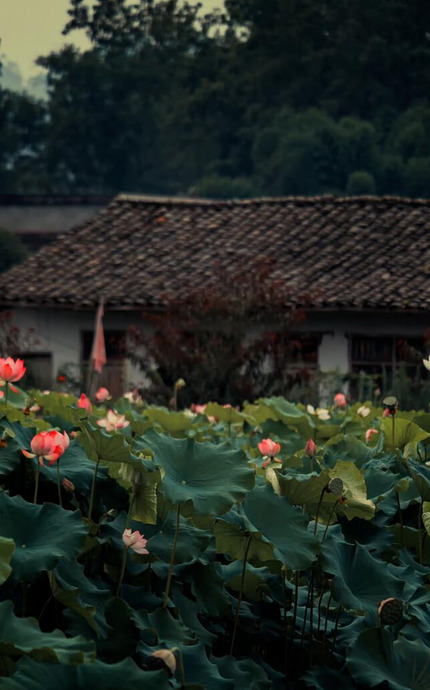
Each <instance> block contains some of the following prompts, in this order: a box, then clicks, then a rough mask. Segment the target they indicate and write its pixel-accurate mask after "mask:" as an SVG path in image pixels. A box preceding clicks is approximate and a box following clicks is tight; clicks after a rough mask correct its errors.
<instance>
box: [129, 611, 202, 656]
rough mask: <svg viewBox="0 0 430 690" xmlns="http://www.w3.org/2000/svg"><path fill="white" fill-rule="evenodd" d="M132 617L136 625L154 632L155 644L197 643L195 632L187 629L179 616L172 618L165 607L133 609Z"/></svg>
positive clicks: (168, 645)
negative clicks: (144, 609)
mask: <svg viewBox="0 0 430 690" xmlns="http://www.w3.org/2000/svg"><path fill="white" fill-rule="evenodd" d="M132 619H133V621H134V622H135V623H136V625H137V627H138V628H139V629H140V630H142V631H145V630H149V631H151V632H152V633H155V636H156V639H157V644H164V645H166V647H175V646H181V645H194V644H197V638H196V636H195V634H194V633H193V632H192V631H191V630H188V628H187V627H186V626H185V625H184V623H183V622H182V620H181V619H180V618H174V617H173V616H172V614H171V613H170V612H169V611H168V610H167V609H165V608H158V609H156V610H155V611H151V612H148V611H134V612H133V613H132Z"/></svg>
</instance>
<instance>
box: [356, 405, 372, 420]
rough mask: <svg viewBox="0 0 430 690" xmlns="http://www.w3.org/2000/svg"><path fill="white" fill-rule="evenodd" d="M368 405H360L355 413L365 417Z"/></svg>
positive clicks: (367, 413) (368, 408)
mask: <svg viewBox="0 0 430 690" xmlns="http://www.w3.org/2000/svg"><path fill="white" fill-rule="evenodd" d="M370 411H371V410H370V407H366V405H363V406H362V407H359V408H358V410H357V414H358V415H360V417H367V415H369V414H370Z"/></svg>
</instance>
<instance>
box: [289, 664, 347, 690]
mask: <svg viewBox="0 0 430 690" xmlns="http://www.w3.org/2000/svg"><path fill="white" fill-rule="evenodd" d="M302 680H304V681H305V683H306V685H307V687H309V688H315V690H328V688H330V689H331V688H333V689H334V688H341V689H342V690H356V688H357V686H356V685H355V683H354V681H353V680H352V678H351V676H349V675H348V674H347V673H345V672H344V671H343V670H342V671H341V670H339V671H337V670H335V669H332V668H327V667H323V666H313V667H312V668H311V669H309V670H308V671H306V673H305V674H304V676H302Z"/></svg>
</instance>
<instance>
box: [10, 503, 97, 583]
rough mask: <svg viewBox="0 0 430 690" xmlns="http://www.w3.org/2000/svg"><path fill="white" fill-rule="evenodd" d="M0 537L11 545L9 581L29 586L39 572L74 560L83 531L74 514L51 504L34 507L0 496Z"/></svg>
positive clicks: (80, 520) (82, 537)
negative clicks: (59, 563)
mask: <svg viewBox="0 0 430 690" xmlns="http://www.w3.org/2000/svg"><path fill="white" fill-rule="evenodd" d="M0 524H1V531H2V536H4V537H8V538H9V539H13V540H14V541H15V545H16V550H15V553H14V554H13V556H12V560H11V566H12V575H11V577H12V579H13V580H15V581H16V580H22V581H24V582H29V581H30V580H31V579H32V578H33V577H35V576H36V575H37V574H38V573H39V572H40V571H42V570H52V569H53V568H55V566H56V565H57V563H58V562H59V560H60V559H61V558H75V557H76V556H77V555H78V554H79V552H80V551H81V550H82V548H83V545H84V542H85V539H86V536H87V528H86V527H85V525H84V524H83V522H82V517H81V515H80V513H79V512H78V511H75V512H71V511H69V510H64V509H63V508H60V506H57V505H54V504H53V503H45V504H44V505H43V506H35V505H33V504H31V503H27V502H26V501H24V499H23V498H21V496H14V497H13V498H11V497H10V496H8V495H7V494H6V493H5V492H2V493H0Z"/></svg>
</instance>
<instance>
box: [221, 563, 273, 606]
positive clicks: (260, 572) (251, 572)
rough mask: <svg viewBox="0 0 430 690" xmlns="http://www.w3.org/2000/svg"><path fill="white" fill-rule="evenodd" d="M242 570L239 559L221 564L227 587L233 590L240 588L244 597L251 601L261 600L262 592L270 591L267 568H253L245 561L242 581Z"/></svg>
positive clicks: (269, 575) (267, 592)
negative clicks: (227, 563)
mask: <svg viewBox="0 0 430 690" xmlns="http://www.w3.org/2000/svg"><path fill="white" fill-rule="evenodd" d="M242 570H243V564H242V563H241V562H240V561H234V562H233V563H230V564H229V565H225V566H223V571H224V575H225V581H226V586H227V587H228V588H229V589H231V590H233V591H234V592H240V590H241V589H242V591H243V593H244V595H245V596H246V598H247V599H249V600H251V601H261V596H262V593H263V592H264V593H265V594H270V593H271V589H270V585H269V578H270V577H271V573H270V571H269V570H268V568H255V567H254V566H253V565H251V564H249V563H247V565H246V569H245V573H244V577H243V582H242Z"/></svg>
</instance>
